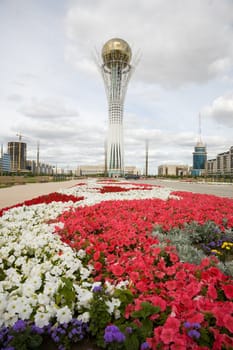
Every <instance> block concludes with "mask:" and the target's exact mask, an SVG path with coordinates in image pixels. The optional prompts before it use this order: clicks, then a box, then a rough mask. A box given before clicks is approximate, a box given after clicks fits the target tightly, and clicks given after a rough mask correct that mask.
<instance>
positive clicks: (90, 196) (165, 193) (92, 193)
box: [59, 179, 173, 207]
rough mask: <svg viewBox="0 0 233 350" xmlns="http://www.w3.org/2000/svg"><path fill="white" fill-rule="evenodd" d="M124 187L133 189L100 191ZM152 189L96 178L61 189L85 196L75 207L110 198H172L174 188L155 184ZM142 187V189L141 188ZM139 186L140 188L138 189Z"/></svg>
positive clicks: (78, 195) (66, 192)
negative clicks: (100, 180) (102, 181)
mask: <svg viewBox="0 0 233 350" xmlns="http://www.w3.org/2000/svg"><path fill="white" fill-rule="evenodd" d="M108 186H110V187H114V186H116V187H119V186H120V187H122V188H126V189H131V191H125V192H109V193H108V192H107V193H100V190H101V189H102V188H103V187H108ZM149 186H151V188H150V189H146V190H145V189H143V187H142V185H141V184H139V185H138V184H132V183H127V182H123V183H121V182H120V181H119V182H112V183H100V182H97V181H96V180H95V179H91V180H87V181H86V183H85V184H83V185H81V186H76V187H72V188H69V189H65V190H60V191H59V192H60V193H63V194H67V195H73V196H76V197H80V196H83V197H84V200H82V201H79V202H76V203H74V207H77V206H80V205H81V206H84V205H88V206H90V205H94V204H97V203H100V202H103V201H109V200H135V199H153V198H159V199H163V200H167V199H168V198H170V195H171V192H172V191H173V190H172V189H169V188H164V187H156V186H153V185H149ZM140 187H142V189H140ZM138 188H139V189H138Z"/></svg>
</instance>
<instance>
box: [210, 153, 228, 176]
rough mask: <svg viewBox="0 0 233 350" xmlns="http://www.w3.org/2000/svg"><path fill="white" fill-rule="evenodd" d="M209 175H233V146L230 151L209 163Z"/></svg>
mask: <svg viewBox="0 0 233 350" xmlns="http://www.w3.org/2000/svg"><path fill="white" fill-rule="evenodd" d="M207 173H208V175H219V176H224V175H230V176H232V175H233V146H231V147H230V149H229V151H226V152H222V153H219V154H217V156H216V158H214V159H209V160H208V161H207Z"/></svg>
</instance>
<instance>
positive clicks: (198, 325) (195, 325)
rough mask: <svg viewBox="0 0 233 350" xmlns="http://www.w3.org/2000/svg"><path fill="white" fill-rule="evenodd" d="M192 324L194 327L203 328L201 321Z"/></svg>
mask: <svg viewBox="0 0 233 350" xmlns="http://www.w3.org/2000/svg"><path fill="white" fill-rule="evenodd" d="M192 326H193V328H197V329H200V328H201V325H200V323H197V322H195V323H193V324H192Z"/></svg>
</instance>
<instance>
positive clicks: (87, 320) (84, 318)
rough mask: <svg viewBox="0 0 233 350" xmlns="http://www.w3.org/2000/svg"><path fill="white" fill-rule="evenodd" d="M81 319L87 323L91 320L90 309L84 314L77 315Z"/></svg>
mask: <svg viewBox="0 0 233 350" xmlns="http://www.w3.org/2000/svg"><path fill="white" fill-rule="evenodd" d="M77 319H78V320H79V321H82V322H83V323H87V322H89V320H90V314H89V312H88V311H86V312H84V313H83V314H81V315H79V316H78V317H77Z"/></svg>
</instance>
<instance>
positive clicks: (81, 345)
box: [39, 338, 103, 350]
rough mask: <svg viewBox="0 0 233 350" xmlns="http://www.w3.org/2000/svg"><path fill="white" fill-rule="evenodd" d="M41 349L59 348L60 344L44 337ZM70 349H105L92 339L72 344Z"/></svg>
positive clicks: (55, 349) (53, 349) (56, 349)
mask: <svg viewBox="0 0 233 350" xmlns="http://www.w3.org/2000/svg"><path fill="white" fill-rule="evenodd" d="M39 350H58V346H57V345H56V344H55V343H54V342H53V341H52V340H51V339H49V338H48V339H44V341H43V343H42V345H41V346H40V348H39ZM70 350H103V349H101V348H99V347H98V346H97V345H96V344H94V341H93V340H92V339H88V338H87V339H84V340H82V341H79V342H77V343H75V344H72V345H71V347H70Z"/></svg>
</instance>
